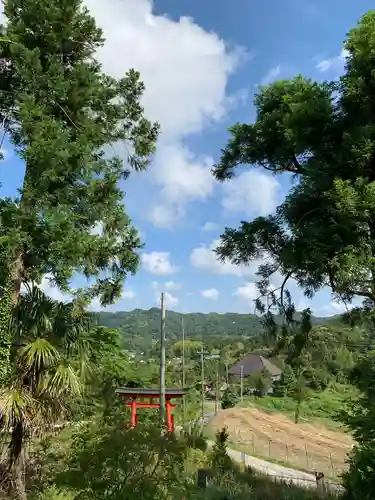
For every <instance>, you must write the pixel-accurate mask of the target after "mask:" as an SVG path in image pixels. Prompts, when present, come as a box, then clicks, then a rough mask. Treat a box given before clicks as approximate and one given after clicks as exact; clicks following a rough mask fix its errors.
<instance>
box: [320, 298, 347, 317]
mask: <svg viewBox="0 0 375 500" xmlns="http://www.w3.org/2000/svg"><path fill="white" fill-rule="evenodd" d="M353 307H355V306H354V304H350V303H349V302H347V303H344V302H338V301H336V300H332V301H331V302H330V303H329V304H328V305H326V306H323V307H320V308H316V309H317V310H316V313H315V314H321V315H322V316H334V315H336V314H344V313H345V312H348V311H350V310H351V309H353Z"/></svg>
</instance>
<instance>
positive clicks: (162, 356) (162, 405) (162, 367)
mask: <svg viewBox="0 0 375 500" xmlns="http://www.w3.org/2000/svg"><path fill="white" fill-rule="evenodd" d="M160 302H161V328H160V422H161V425H162V427H163V428H164V427H165V302H164V293H162V294H161V297H160Z"/></svg>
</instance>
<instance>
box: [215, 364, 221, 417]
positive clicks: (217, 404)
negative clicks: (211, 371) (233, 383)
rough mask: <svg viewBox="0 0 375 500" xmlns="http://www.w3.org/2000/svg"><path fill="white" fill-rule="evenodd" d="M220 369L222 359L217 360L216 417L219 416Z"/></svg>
mask: <svg viewBox="0 0 375 500" xmlns="http://www.w3.org/2000/svg"><path fill="white" fill-rule="evenodd" d="M219 367H220V358H218V359H217V365H216V394H215V415H217V411H218V408H219Z"/></svg>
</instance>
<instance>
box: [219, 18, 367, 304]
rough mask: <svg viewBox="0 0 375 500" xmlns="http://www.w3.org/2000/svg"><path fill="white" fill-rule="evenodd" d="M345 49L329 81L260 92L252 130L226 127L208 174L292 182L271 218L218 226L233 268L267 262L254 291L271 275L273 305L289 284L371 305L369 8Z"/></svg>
mask: <svg viewBox="0 0 375 500" xmlns="http://www.w3.org/2000/svg"><path fill="white" fill-rule="evenodd" d="M345 48H346V50H347V51H348V58H347V60H346V69H345V74H344V75H343V76H342V77H341V78H340V80H339V81H337V82H336V81H335V82H323V83H317V82H314V81H311V80H309V79H306V78H303V77H302V76H298V77H296V78H294V79H293V80H287V81H285V80H284V81H279V82H276V83H274V84H272V85H269V86H266V87H263V88H262V89H261V91H260V93H259V94H258V95H257V96H256V98H255V107H256V120H255V123H253V124H236V125H234V126H233V127H232V128H231V129H230V133H231V138H230V140H229V142H228V144H227V146H226V147H225V148H224V150H223V151H222V155H221V159H220V162H219V163H218V164H217V165H216V166H215V167H214V175H215V176H216V178H217V179H219V180H225V179H230V178H231V177H233V175H235V169H236V167H238V166H241V165H250V166H251V167H252V168H262V169H266V170H267V171H270V172H272V173H274V174H281V173H282V174H285V175H287V176H288V175H289V176H290V177H292V176H294V177H295V180H296V182H294V183H293V185H292V187H291V188H290V191H289V194H288V195H287V196H286V198H285V200H284V201H283V202H282V203H281V204H280V205H279V206H278V207H277V209H276V212H275V214H271V215H269V216H268V217H257V218H256V219H254V220H253V221H250V222H247V221H243V222H241V225H240V227H239V228H238V229H231V228H227V229H226V230H225V232H224V234H223V235H222V238H221V246H220V247H219V249H218V255H219V257H220V258H221V259H229V260H230V261H232V262H234V263H237V264H247V263H249V262H251V261H252V260H253V259H256V258H259V256H267V257H269V263H268V264H265V265H263V266H261V268H260V269H259V275H260V289H261V292H263V294H265V293H267V290H268V286H269V284H270V282H272V275H273V274H274V273H275V272H276V271H279V272H280V273H281V274H282V275H283V276H284V278H285V282H284V284H283V286H282V287H281V292H282V293H281V300H282V299H283V297H286V299H288V297H287V295H285V286H286V282H287V280H288V279H289V278H294V279H295V280H296V281H297V283H298V285H299V286H300V287H301V288H302V289H303V291H304V293H305V294H306V295H307V296H309V297H311V296H312V295H313V294H314V293H315V292H316V291H317V290H319V289H321V288H322V287H324V286H330V287H331V289H332V291H333V292H334V293H336V294H338V295H339V296H340V298H342V299H344V300H351V299H352V298H353V297H355V296H358V297H363V298H365V299H367V300H370V301H371V302H373V301H374V299H375V279H374V277H375V223H374V221H375V174H374V172H375V169H374V166H375V98H374V90H375V74H374V71H373V68H374V66H375V11H371V12H369V13H367V14H366V15H365V16H363V18H362V19H361V21H360V23H359V24H358V26H357V27H355V28H354V29H352V30H351V31H350V33H349V35H348V38H347V40H346V42H345ZM287 302H288V301H287ZM278 305H279V306H280V300H279V301H278Z"/></svg>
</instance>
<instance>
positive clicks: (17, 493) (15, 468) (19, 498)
mask: <svg viewBox="0 0 375 500" xmlns="http://www.w3.org/2000/svg"><path fill="white" fill-rule="evenodd" d="M11 477H12V490H11V498H12V499H14V500H27V494H26V486H25V477H24V464H23V460H21V457H20V458H19V459H18V460H17V461H16V462H15V463H14V464H13V465H12V475H11Z"/></svg>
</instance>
